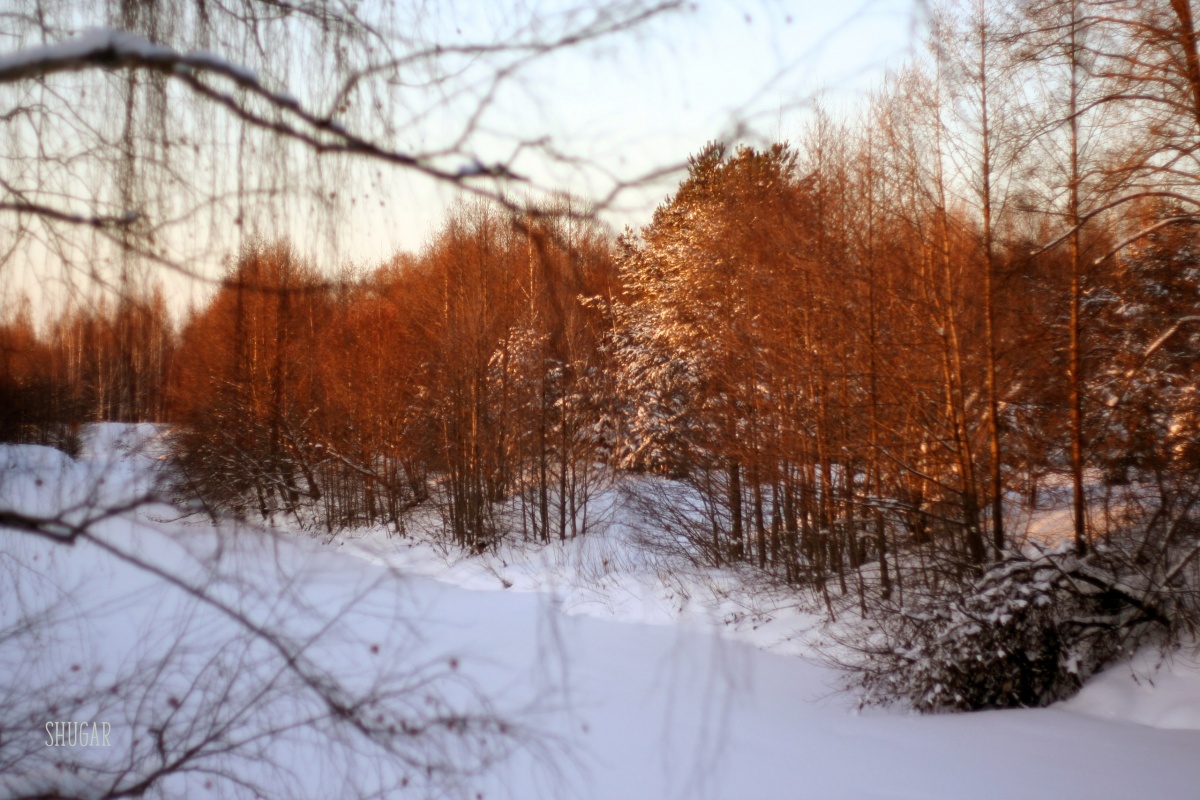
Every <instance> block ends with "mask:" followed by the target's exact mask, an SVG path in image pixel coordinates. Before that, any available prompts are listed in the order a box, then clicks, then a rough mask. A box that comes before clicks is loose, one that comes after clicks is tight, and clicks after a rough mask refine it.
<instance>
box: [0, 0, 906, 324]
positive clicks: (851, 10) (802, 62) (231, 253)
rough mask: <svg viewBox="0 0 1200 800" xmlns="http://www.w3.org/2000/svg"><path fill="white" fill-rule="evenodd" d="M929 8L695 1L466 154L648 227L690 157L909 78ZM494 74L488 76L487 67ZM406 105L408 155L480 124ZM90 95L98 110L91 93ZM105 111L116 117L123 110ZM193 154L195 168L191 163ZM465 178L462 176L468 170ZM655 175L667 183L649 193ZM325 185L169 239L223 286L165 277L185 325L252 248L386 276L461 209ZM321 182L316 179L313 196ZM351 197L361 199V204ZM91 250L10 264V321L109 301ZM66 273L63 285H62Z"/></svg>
mask: <svg viewBox="0 0 1200 800" xmlns="http://www.w3.org/2000/svg"><path fill="white" fill-rule="evenodd" d="M575 4H579V5H581V6H583V7H587V2H586V0H582V2H581V0H524V2H507V1H506V2H483V0H461V2H449V3H435V4H418V5H417V6H414V7H413V8H415V9H416V12H414V13H417V14H419V15H423V16H421V19H422V21H423V22H427V24H428V25H429V29H428V30H426V31H424V32H423V35H424V36H425V38H426V40H432V41H437V42H439V43H441V42H446V43H454V42H455V41H472V42H481V41H482V42H486V41H488V40H489V37H499V36H501V34H500V33H499V31H501V30H502V29H503V26H504V25H505V24H506V23H507V22H508V20H509V18H512V19H517V18H520V17H521V16H522V15H530V14H532V15H534V16H538V15H542V16H544V15H546V14H548V13H553V12H555V11H558V10H561V9H562V8H564V7H566V8H570V7H572V5H575ZM401 7H402V8H404V9H407V8H408V6H401ZM513 8H516V9H517V11H513V10H512V9H513ZM924 11H925V6H924V4H923V2H922V0H841V2H838V0H696V2H693V3H690V4H688V5H685V7H684V8H683V9H682V10H680V11H677V12H672V13H668V14H664V15H661V16H659V17H656V18H654V19H652V20H651V21H650V22H649V23H648V24H646V25H644V26H642V27H640V28H638V29H636V30H635V31H632V32H626V33H623V34H621V35H619V36H614V37H610V38H606V39H600V40H596V41H592V42H588V43H586V44H583V45H580V46H577V47H571V48H565V49H562V50H558V51H555V52H552V53H550V54H549V55H547V56H545V57H543V58H541V59H539V60H536V61H535V62H533V63H532V64H530V65H527V66H526V67H525V68H524V69H523V70H521V71H519V72H517V73H516V74H515V75H513V76H510V77H509V78H508V79H507V80H506V81H505V82H503V83H502V84H501V88H500V89H499V90H498V91H497V92H496V94H495V95H494V97H492V98H491V102H490V104H489V105H488V106H487V109H486V113H484V114H483V116H482V117H481V118H480V119H479V125H478V134H477V135H476V136H474V137H473V138H472V139H471V140H470V142H469V143H468V144H469V147H468V148H467V150H468V152H469V154H478V156H479V157H480V159H481V160H482V161H483V162H484V163H485V164H490V163H495V162H497V161H508V159H509V158H511V156H512V153H513V148H514V145H515V143H517V142H521V141H543V140H544V141H548V142H549V143H550V145H551V146H552V147H553V149H554V151H555V152H558V153H561V154H564V155H565V156H566V157H567V160H568V161H569V164H566V163H563V162H561V161H560V162H557V163H556V162H552V161H550V160H548V159H546V158H544V157H542V156H540V155H539V154H538V152H537V151H536V150H535V149H528V150H522V151H521V152H520V155H518V156H517V157H516V158H515V159H513V160H512V161H511V162H509V163H510V164H511V167H512V170H513V171H514V172H515V173H517V174H518V175H521V176H523V177H524V178H527V179H528V181H527V182H516V183H513V184H510V185H508V186H507V187H506V189H505V191H507V192H508V193H509V195H510V196H512V197H515V198H517V199H521V196H522V195H523V194H525V195H529V194H532V193H533V192H534V189H532V188H531V187H538V188H541V189H546V188H553V189H554V190H560V191H570V192H571V193H572V194H574V195H575V196H577V197H579V198H582V199H583V200H584V201H585V202H586V201H588V200H592V201H595V200H597V199H601V198H610V199H611V203H610V205H608V207H606V208H605V209H604V210H603V212H602V213H601V214H600V218H601V220H602V221H603V222H605V223H607V224H608V225H610V226H611V227H612V228H614V229H615V230H620V229H622V228H624V227H625V226H631V227H634V228H636V227H638V226H639V225H642V224H644V223H646V222H648V221H649V219H650V216H651V213H652V212H653V209H654V208H655V206H657V205H658V204H659V203H660V202H661V201H662V200H663V199H664V198H665V197H666V196H667V195H668V194H669V193H670V192H671V191H672V190H673V189H674V187H675V186H676V185H677V184H678V182H679V180H680V178H681V177H682V175H683V168H684V167H685V166H686V161H687V157H688V156H689V155H690V154H693V153H696V152H698V151H699V150H700V149H701V148H702V147H703V146H704V145H705V144H706V143H708V142H710V141H714V140H719V141H724V142H726V143H729V144H736V143H748V144H755V145H765V144H766V143H768V142H770V141H775V140H780V139H788V138H790V137H795V136H797V135H798V134H799V133H800V132H801V131H802V129H803V126H804V124H805V119H806V114H807V113H808V112H810V111H811V109H812V104H813V101H814V99H815V98H818V97H819V98H820V102H821V103H822V104H823V105H824V106H826V107H827V108H832V109H839V108H846V107H848V106H851V105H852V104H853V103H855V102H856V101H857V100H859V99H861V98H862V97H864V96H865V94H866V93H867V92H869V91H870V90H871V89H873V88H874V87H875V86H877V85H878V84H879V82H880V80H881V78H882V76H883V74H884V71H885V69H886V68H887V67H888V66H895V65H897V64H899V63H900V62H902V61H903V60H904V59H905V57H906V56H907V55H909V54H910V53H911V51H912V50H913V48H915V47H917V46H918V43H919V40H920V37H921V28H922V20H923V15H924ZM101 21H102V20H100V19H99V18H97V19H95V20H91V21H88V20H81V21H80V23H79V25H80V28H81V29H82V28H84V27H88V26H89V25H95V24H100V23H101ZM456 37H457V38H456ZM3 49H4V46H3V43H0V50H3ZM218 55H228V54H218ZM480 74H484V75H486V74H487V71H486V69H483V70H481V73H480ZM324 80H325V79H324V78H323V76H320V75H313V74H311V73H306V72H305V71H304V64H303V63H300V64H296V65H293V66H292V68H291V69H290V70H289V74H287V75H286V77H285V81H284V85H283V86H282V87H279V88H280V89H281V90H284V91H289V92H295V93H296V94H298V95H299V96H301V97H303V96H304V95H303V92H304V87H305V86H306V85H309V84H316V85H320V84H321V83H322V81H324ZM61 85H69V84H61ZM326 85H327V84H326ZM180 91H181V92H182V91H183V90H182V89H180ZM405 91H408V92H409V94H408V95H404V96H402V98H401V102H403V103H405V104H406V105H407V106H409V107H410V109H411V108H412V107H416V108H418V109H421V108H422V106H423V107H424V108H425V109H428V110H429V113H428V114H419V115H418V116H417V120H418V121H417V122H416V123H415V124H413V125H410V126H409V127H402V129H401V135H400V137H399V141H398V143H397V145H396V146H398V147H405V148H411V149H412V150H413V151H418V152H419V151H420V150H421V149H422V148H423V147H426V148H429V147H433V148H437V147H438V146H440V145H443V144H444V143H445V142H446V141H447V140H448V139H452V138H453V135H454V134H455V133H456V132H457V131H458V130H459V129H460V128H461V126H462V125H463V122H464V120H465V119H467V115H468V114H469V113H471V112H472V111H474V110H475V109H476V103H475V102H474V100H473V99H472V97H471V95H470V93H467V94H466V96H465V97H463V98H460V101H459V102H456V101H454V100H452V101H450V102H445V101H444V100H443V99H442V97H441V96H440V95H437V94H434V93H432V92H427V93H426V94H425V95H422V94H421V90H419V89H412V90H408V89H406V90H405ZM79 97H80V101H82V98H83V95H82V94H81V95H80V96H79ZM94 97H98V96H94ZM96 102H100V101H99V100H98V99H97V100H96ZM96 113H97V114H98V115H99V116H100V117H105V116H111V115H110V114H109V112H108V110H107V108H104V109H99V110H97V111H96ZM197 113H199V114H201V115H205V114H211V111H208V112H205V111H204V110H201V111H199V112H197ZM200 119H201V120H202V123H201V126H200V128H199V129H197V130H196V131H195V132H194V133H195V143H196V144H197V146H198V145H199V143H200V142H201V141H207V142H208V144H207V145H206V149H205V150H204V151H203V152H204V154H205V155H202V156H197V157H196V158H195V159H193V161H194V163H192V164H190V165H189V164H187V163H185V161H180V162H179V163H178V164H176V166H177V167H178V168H180V169H181V170H182V172H183V173H185V175H190V174H195V175H196V176H197V180H196V183H195V186H196V188H197V189H199V190H200V191H204V190H205V188H206V187H207V186H211V191H212V192H213V193H229V192H231V191H232V189H233V188H234V187H235V186H239V185H240V184H241V177H240V176H239V173H238V169H239V167H238V166H236V165H237V164H242V163H244V162H243V161H242V160H241V159H240V158H236V157H235V156H234V154H233V153H232V152H229V153H227V152H225V150H229V149H230V148H231V147H232V145H231V144H230V142H235V141H236V140H237V136H236V133H235V134H233V135H230V134H229V130H230V129H229V128H228V126H222V125H221V124H217V123H214V124H209V122H208V117H207V116H201V117H200ZM118 122H119V119H118ZM210 129H211V130H210ZM222 131H224V133H222ZM39 135H41V134H39ZM205 136H208V139H207V140H205ZM222 137H224V138H222ZM222 143H224V144H222ZM189 144H191V143H189ZM222 147H224V148H225V150H222ZM234 149H236V148H234ZM173 152H174V153H176V154H178V153H180V152H181V151H180V150H178V149H176V150H175V151H173ZM182 152H183V153H184V156H185V158H190V155H189V154H188V153H187V150H186V149H185V150H183V151H182ZM196 152H197V153H201V152H202V151H201V150H200V149H197V151H196ZM174 157H175V158H179V156H178V155H176V156H174ZM456 157H457V158H459V159H460V160H462V158H464V157H465V155H460V156H456ZM248 160H249V162H250V163H254V162H255V161H256V160H261V161H262V163H264V164H266V165H267V166H266V167H265V170H266V171H265V172H264V173H263V174H264V175H267V178H266V181H267V184H268V185H270V186H274V185H276V184H275V183H274V181H276V180H277V178H276V177H275V175H276V174H285V173H288V172H289V170H290V171H292V174H295V171H296V170H303V169H304V168H303V167H299V166H297V165H296V163H294V161H295V160H294V159H292V158H291V157H290V156H289V155H287V154H286V152H285V151H279V150H276V151H275V152H266V153H259V154H256V155H251V156H249V157H248ZM449 166H450V168H451V169H452V170H453V169H454V168H455V164H454V163H453V162H451V163H450V164H449ZM461 166H466V164H463V165H461ZM672 167H673V168H674V169H671V168H672ZM271 170H275V171H276V172H274V173H272V172H270V171H271ZM656 172H661V173H663V174H661V175H660V176H659V177H658V178H657V179H655V180H648V181H643V180H640V179H641V178H643V176H645V175H648V174H651V173H656ZM284 180H289V179H287V178H284ZM319 180H320V184H319V185H320V186H322V187H332V188H334V189H336V190H338V192H339V194H340V195H341V199H339V200H338V202H337V208H336V209H334V210H332V211H331V210H330V209H329V208H327V207H323V206H322V203H320V202H315V201H313V200H312V199H311V198H310V199H304V198H305V197H306V196H305V195H303V194H301V196H300V197H299V198H293V199H291V200H285V201H282V202H275V201H271V202H268V203H266V204H264V205H263V206H261V213H260V215H259V216H258V217H257V218H255V219H254V221H253V223H252V224H247V225H244V226H235V225H234V224H231V223H232V221H233V219H234V214H235V213H236V214H237V215H238V216H239V217H240V211H237V209H236V208H233V207H229V206H227V207H225V211H224V212H222V213H224V216H220V215H219V214H218V213H215V212H214V213H208V212H206V211H204V210H203V206H201V207H200V208H201V210H200V212H199V213H198V214H196V215H195V216H190V217H181V219H182V220H183V221H182V223H179V224H174V225H173V227H170V231H171V232H170V233H168V234H165V235H164V236H163V237H161V238H160V242H164V241H166V243H167V244H169V246H170V248H171V250H172V251H173V252H172V256H171V258H172V260H174V262H175V263H177V264H183V265H185V266H186V268H187V269H188V270H194V271H196V272H199V273H201V274H203V275H204V276H206V277H207V278H209V280H202V281H197V280H194V279H189V278H186V277H184V276H183V275H180V274H178V273H173V272H172V271H170V270H161V269H157V273H158V278H159V279H160V280H161V282H162V285H163V287H164V289H165V293H166V295H167V298H168V301H169V305H170V307H171V308H172V310H173V311H174V312H176V313H177V314H183V313H184V312H185V311H186V309H187V308H189V307H191V306H194V305H197V304H199V303H203V302H204V301H205V299H206V298H207V297H208V296H210V295H211V292H212V291H213V288H214V285H215V279H217V278H219V277H220V276H221V275H222V274H223V271H224V269H225V268H226V265H227V264H228V263H229V262H230V260H231V259H233V258H234V257H235V256H236V253H237V251H238V249H239V246H240V243H241V242H242V241H244V240H245V238H246V237H247V236H248V235H251V234H253V235H257V236H259V237H261V238H265V239H268V240H271V239H278V238H287V239H289V240H291V241H292V242H293V243H294V244H295V245H296V246H297V249H298V250H299V251H300V252H301V253H303V254H305V255H307V256H309V257H311V258H312V259H313V260H315V261H316V262H317V263H318V265H319V266H322V267H324V268H326V269H338V268H340V267H342V266H343V265H345V264H347V263H349V264H353V265H355V266H357V267H358V268H360V269H370V268H372V267H374V266H376V265H378V264H380V263H383V262H385V261H387V260H389V259H390V258H391V257H392V256H394V255H395V254H396V253H397V252H398V251H408V252H413V251H417V250H419V249H420V248H421V247H422V246H423V245H424V244H425V243H427V242H428V241H429V240H430V239H431V237H432V236H433V235H434V234H435V233H436V231H437V230H438V228H439V226H440V225H441V223H442V221H443V220H444V218H445V215H446V212H447V210H448V209H449V208H450V206H451V205H452V204H453V203H454V202H455V199H456V198H457V197H459V196H460V192H459V190H458V189H457V188H456V187H455V186H452V185H450V184H447V183H438V182H435V181H433V180H431V179H429V178H426V177H424V176H422V175H421V174H419V173H415V172H413V171H410V170H405V169H404V168H400V167H396V168H390V167H389V168H384V169H379V165H378V164H373V163H372V164H361V165H360V167H359V168H350V169H348V170H340V169H339V168H337V167H332V168H331V169H330V172H329V175H328V177H326V175H325V173H324V172H322V173H320V178H319ZM481 180H483V181H484V183H483V186H484V187H485V188H495V187H494V184H493V182H492V181H491V179H481ZM106 183H111V176H109V175H102V176H100V179H99V185H98V186H97V187H95V189H94V190H95V191H97V192H100V193H103V191H104V185H105V184H106ZM627 183H632V184H634V185H633V186H631V187H630V188H626V189H624V190H622V191H621V192H620V193H618V194H617V195H616V196H615V197H611V193H612V190H613V188H614V186H617V185H623V184H627ZM307 185H308V184H305V183H304V182H303V180H301V181H300V182H299V183H297V184H296V186H307ZM89 191H90V189H89ZM150 191H151V192H152V191H153V189H151V190H150ZM85 193H86V192H85ZM348 196H349V197H353V198H354V204H353V205H352V206H351V205H349V204H348V203H347V202H346V200H345V198H346V197H348ZM214 207H215V206H214ZM167 240H169V241H167ZM77 245H78V246H77V248H76V251H75V253H74V254H73V255H71V256H70V257H69V258H71V259H73V260H74V262H75V266H74V267H72V268H70V269H61V270H57V271H56V270H55V269H52V268H49V267H48V263H49V262H54V261H56V260H58V259H60V258H64V256H60V255H51V254H50V253H49V251H48V250H47V249H46V248H45V247H43V246H41V245H40V244H39V243H38V242H37V241H27V242H26V250H25V251H24V253H23V254H22V258H21V259H20V261H21V263H12V262H10V263H9V264H7V265H5V270H6V271H5V273H4V281H3V282H4V283H5V284H6V285H5V286H4V287H0V301H4V305H5V306H6V307H7V308H9V309H10V310H11V309H12V308H13V307H14V305H13V303H12V302H11V301H13V300H19V298H20V297H22V296H28V297H30V298H31V299H32V301H33V304H34V307H35V309H37V308H40V307H47V306H48V307H50V308H53V307H54V306H56V305H59V304H60V303H61V301H62V300H63V298H65V297H68V296H71V295H72V294H75V295H76V296H78V294H79V292H80V291H81V290H80V283H81V282H80V278H81V277H82V278H83V281H82V283H83V284H84V285H89V284H90V285H92V286H93V287H94V286H95V285H96V280H95V277H96V275H98V274H100V273H102V272H103V271H104V270H103V268H99V267H97V261H98V259H99V258H100V256H98V255H97V252H96V250H95V243H94V241H91V240H84V241H81V242H78V243H77ZM121 268H123V267H121ZM115 269H118V267H115V266H114V267H111V269H110V270H109V271H110V272H111V271H113V270H115ZM146 269H147V270H148V271H150V270H154V269H155V268H152V267H147V268H146ZM53 275H62V276H63V277H62V279H61V280H55V279H51V280H47V276H53ZM83 291H85V292H86V291H87V290H86V289H84V290H83ZM35 316H40V315H38V314H36V312H35Z"/></svg>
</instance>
